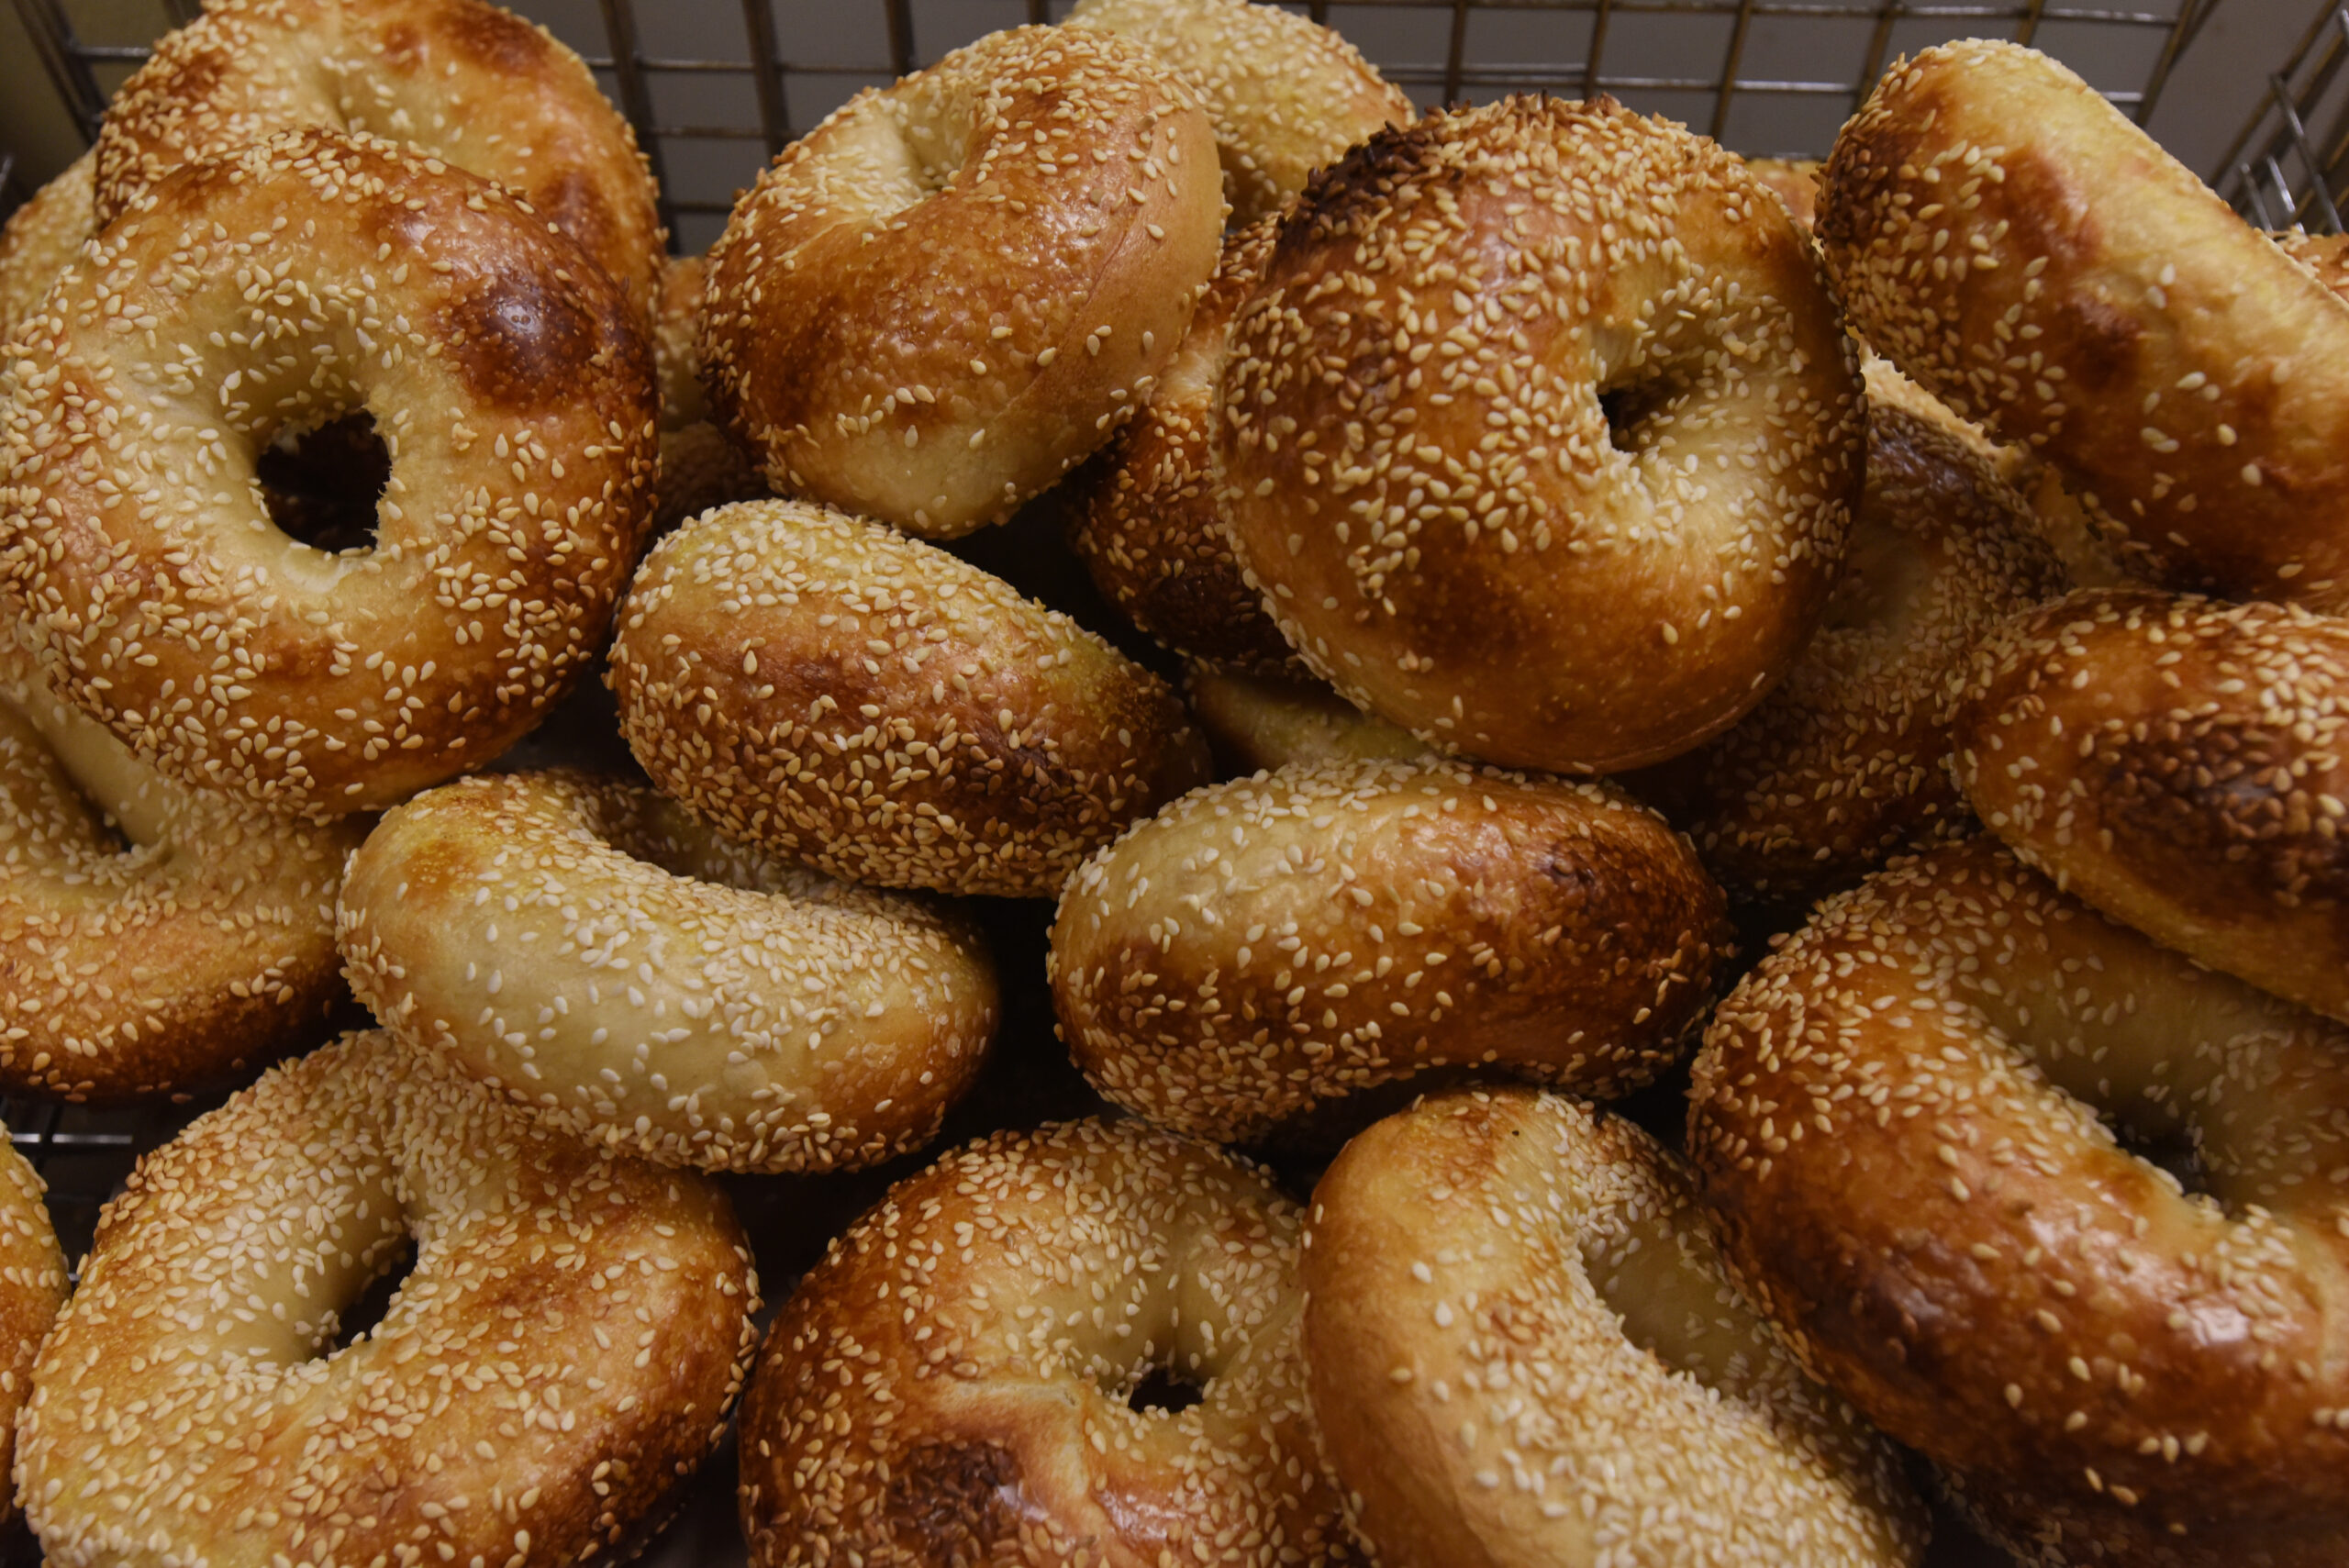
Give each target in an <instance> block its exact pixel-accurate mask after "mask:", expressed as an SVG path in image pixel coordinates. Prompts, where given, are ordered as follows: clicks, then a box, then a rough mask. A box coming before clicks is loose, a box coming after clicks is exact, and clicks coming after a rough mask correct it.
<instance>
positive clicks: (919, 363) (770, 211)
mask: <svg viewBox="0 0 2349 1568" xmlns="http://www.w3.org/2000/svg"><path fill="white" fill-rule="evenodd" d="M1214 145H1215V144H1214V137H1213V133H1212V130H1211V128H1210V126H1209V124H1208V117H1207V114H1206V111H1205V110H1203V109H1202V108H1200V107H1199V105H1198V99H1197V95H1196V94H1194V93H1193V91H1192V90H1191V89H1190V87H1189V86H1188V85H1186V83H1184V82H1183V81H1182V80H1181V79H1180V78H1178V77H1176V76H1175V74H1174V73H1173V72H1171V71H1170V70H1168V68H1167V67H1165V66H1164V65H1163V64H1161V63H1159V62H1158V61H1157V60H1156V59H1155V58H1154V57H1152V55H1150V54H1149V53H1148V52H1147V51H1146V50H1143V49H1142V48H1141V46H1140V45H1137V44H1131V43H1128V42H1126V41H1124V40H1123V39H1119V38H1117V37H1115V36H1114V35H1112V34H1108V33H1104V32H1100V31H1098V30H1096V29H1091V28H1017V29H1015V30H1013V31H1010V32H1005V33H996V34H993V35H991V36H989V37H987V38H985V39H981V40H980V41H979V42H977V43H975V44H973V45H972V46H970V47H969V48H967V49H963V50H957V51H955V52H954V53H952V54H950V55H948V56H947V57H946V58H945V59H944V60H942V61H940V62H939V63H938V64H936V65H934V66H932V67H930V69H929V70H927V71H922V72H916V73H915V74H913V75H911V76H908V77H907V78H905V79H904V80H903V81H901V82H899V83H897V84H896V86H894V87H891V88H888V89H886V90H885V91H867V92H864V93H860V94H859V95H857V96H856V97H854V98H853V99H852V100H850V101H849V103H848V104H847V105H846V106H843V107H841V109H840V110H838V111H837V112H835V113H834V114H833V115H832V116H831V117H829V119H827V120H825V121H824V123H823V124H821V125H819V126H818V127H817V128H815V129H814V130H812V131H810V132H808V133H807V135H806V136H804V137H802V138H800V139H799V140H797V141H796V142H794V143H793V144H792V145H791V146H790V147H788V148H786V149H785V150H784V151H783V153H782V154H781V155H780V156H779V157H777V158H776V160H775V161H774V164H773V165H771V166H770V167H769V168H768V169H767V170H766V171H765V172H763V173H762V174H761V175H760V176H759V182H758V184H757V185H756V187H754V188H753V189H752V190H751V191H750V192H748V193H747V194H746V195H743V197H742V198H741V200H740V202H738V203H737V204H736V206H735V208H734V215H733V217H731V218H730V219H729V221H728V223H727V226H726V233H725V235H724V236H723V237H722V238H720V239H719V240H718V244H717V245H716V246H715V247H714V248H713V249H712V250H711V251H710V253H709V284H708V297H707V303H706V305H705V306H704V311H703V323H702V350H701V351H702V379H703V382H704V384H705V385H706V386H707V389H708V392H709V397H710V406H711V408H712V410H713V411H714V412H713V417H715V418H716V419H717V420H718V423H720V424H721V425H724V426H725V427H726V428H728V429H729V430H731V431H732V432H733V434H734V436H735V438H736V439H739V440H740V441H741V442H742V444H743V445H744V447H745V448H747V449H748V450H751V452H753V453H754V454H756V455H757V457H758V459H759V462H760V466H761V468H762V469H763V472H764V473H765V474H766V476H767V479H768V482H769V483H770V484H773V485H774V487H775V488H776V489H777V490H778V491H781V492H784V493H786V494H792V495H805V496H807V497H809V498H811V499H814V500H818V501H821V502H824V503H827V504H829V505H831V506H840V507H842V508H845V509H847V510H850V511H853V512H857V513H861V514H863V515H865V516H868V517H879V518H881V519H883V520H884V521H886V522H890V523H894V524H896V525H897V526H898V527H900V528H906V529H907V530H909V531H912V532H915V533H919V534H923V535H926V536H929V537H932V538H949V537H952V536H953V535H956V534H963V533H968V532H969V531H970V530H972V529H973V528H980V527H983V526H985V525H986V524H988V523H993V522H1000V521H1001V520H1002V519H1003V518H1005V517H1008V516H1009V515H1010V514H1011V512H1012V510H1013V509H1014V508H1015V507H1017V506H1019V504H1020V503H1021V502H1022V501H1024V500H1026V499H1027V498H1028V497H1029V496H1030V495H1035V494H1036V493H1037V492H1038V491H1041V490H1042V489H1043V488H1044V487H1045V486H1046V485H1048V484H1052V482H1053V481H1054V480H1056V479H1058V478H1059V477H1060V476H1061V475H1062V474H1063V473H1065V472H1066V471H1067V470H1068V469H1069V468H1070V467H1072V466H1073V465H1074V464H1075V463H1077V462H1082V461H1083V460H1084V459H1085V457H1086V456H1087V455H1088V454H1090V453H1091V452H1092V451H1093V450H1095V449H1097V447H1099V446H1100V445H1101V443H1102V442H1103V441H1104V440H1106V439H1108V436H1109V433H1110V431H1111V430H1112V429H1113V428H1115V427H1116V426H1117V425H1118V423H1119V421H1121V420H1123V419H1125V418H1127V417H1130V415H1131V414H1132V413H1133V412H1134V410H1135V409H1137V408H1139V407H1140V406H1141V405H1142V403H1143V402H1144V401H1146V400H1147V399H1148V398H1149V396H1150V392H1151V388H1152V385H1153V384H1155V381H1156V378H1157V375H1158V373H1159V372H1160V371H1161V370H1163V368H1164V367H1165V364H1166V361H1168V360H1169V359H1170V358H1172V357H1173V355H1174V352H1175V345H1176V343H1178V342H1179V341H1181V339H1182V336H1183V328H1184V327H1185V326H1186V324H1187V323H1188V322H1189V320H1190V317H1191V306H1192V304H1193V303H1194V301H1195V300H1196V299H1197V292H1198V290H1199V288H1200V287H1201V286H1202V285H1203V284H1206V282H1207V280H1208V273H1210V272H1213V271H1214V269H1215V255H1216V246H1217V236H1218V234H1219V229H1220V216H1221V212H1222V205H1223V204H1222V199H1221V195H1220V194H1219V186H1218V183H1217V181H1216V178H1215V172H1214V168H1215V165H1214V159H1215V151H1214Z"/></svg>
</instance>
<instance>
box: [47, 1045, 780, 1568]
mask: <svg viewBox="0 0 2349 1568" xmlns="http://www.w3.org/2000/svg"><path fill="white" fill-rule="evenodd" d="M411 1238H413V1240H414V1242H415V1247H416V1262H415V1266H414V1267H413V1269H412V1270H411V1271H410V1272H409V1273H408V1275H407V1277H406V1279H405V1280H404V1281H402V1282H401V1284H400V1286H399V1289H398V1291H397V1292H396V1293H395V1295H394V1296H393V1297H392V1301H391V1305H390V1307H389V1308H388V1309H387V1310H386V1311H385V1312H384V1317H383V1320H382V1321H381V1322H380V1323H378V1324H377V1325H376V1326H374V1327H373V1328H372V1329H368V1330H367V1331H366V1332H365V1333H364V1334H362V1335H361V1336H360V1337H359V1338H357V1339H356V1340H352V1341H351V1343H350V1344H349V1345H347V1346H344V1347H342V1348H340V1349H333V1348H332V1346H333V1344H334V1341H335V1339H336V1337H337V1332H338V1328H339V1324H340V1317H341V1314H342V1313H343V1312H344V1311H345V1310H347V1309H348V1308H349V1307H351V1304H352V1302H353V1301H354V1300H355V1299H356V1298H357V1296H359V1293H360V1291H361V1290H362V1288H363V1287H364V1286H365V1285H366V1284H368V1283H369V1282H370V1281H371V1280H373V1279H374V1278H375V1277H376V1276H378V1275H380V1274H382V1273H384V1272H386V1270H387V1269H388V1268H390V1267H391V1266H392V1265H394V1264H395V1263H396V1262H398V1260H399V1257H400V1254H401V1252H402V1251H404V1250H405V1246H406V1243H407V1242H408V1240H410V1239H411ZM757 1308H758V1287H757V1282H756V1280H755V1279H754V1278H753V1276H752V1273H751V1257H750V1253H749V1251H748V1250H747V1249H746V1247H745V1246H744V1243H743V1240H742V1233H741V1229H740V1226H738V1225H737V1224H736V1223H735V1219H734V1215H733V1211H732V1209H731V1208H730V1207H729V1205H728V1203H727V1201H726V1197H725V1195H724V1194H723V1193H722V1192H720V1191H719V1190H718V1188H717V1187H716V1186H714V1185H712V1184H709V1183H708V1182H707V1180H706V1179H705V1178H703V1177H700V1176H696V1175H694V1174H692V1173H687V1172H682V1171H662V1170H658V1169H656V1168H654V1167H653V1166H651V1165H647V1164H644V1163H641V1162H637V1161H631V1160H615V1159H612V1158H609V1157H607V1156H603V1155H598V1154H594V1153H591V1152H589V1151H587V1150H586V1149H585V1148H584V1146H582V1145H579V1144H577V1143H574V1142H573V1141H572V1140H568V1139H564V1138H562V1137H560V1136H558V1135H554V1134H551V1133H547V1132H544V1131H541V1130H540V1129H536V1128H533V1127H531V1126H530V1125H529V1122H528V1121H527V1120H525V1119H524V1118H523V1117H522V1116H521V1114H520V1113H519V1112H518V1111H517V1110H515V1109H514V1108H513V1107H511V1106H507V1105H506V1104H505V1103H504V1102H503V1101H501V1100H499V1099H498V1098H497V1097H496V1096H495V1095H493V1094H491V1093H490V1092H489V1091H488V1090H487V1089H485V1088H484V1087H483V1086H481V1085H480V1084H473V1083H472V1082H470V1081H468V1080H466V1079H464V1078H462V1077H461V1076H460V1075H458V1074H457V1073H455V1072H454V1070H453V1069H451V1068H448V1067H446V1066H443V1065H440V1063H438V1062H435V1061H434V1060H433V1059H431V1058H430V1057H429V1056H418V1055H416V1054H414V1053H412V1052H410V1051H407V1050H406V1048H404V1047H402V1046H400V1045H398V1044H397V1043H396V1042H395V1040H393V1039H392V1038H391V1037H390V1036H389V1035H387V1034H384V1033H382V1032H380V1031H378V1032H372V1033H366V1034H356V1035H350V1036H346V1037H345V1038H344V1039H343V1040H341V1041H340V1042H339V1043H337V1044H334V1045H330V1046H327V1047H325V1048H324V1049H322V1050H320V1051H316V1052H314V1053H313V1054H312V1055H310V1056H308V1057H306V1058H304V1059H303V1060H301V1061H300V1062H295V1063H293V1064H291V1065H289V1066H286V1067H284V1068H281V1069H279V1070H277V1071H276V1072H273V1073H270V1074H269V1075H268V1076H267V1077H265V1078H263V1079H262V1080H261V1082H260V1083H258V1084H254V1085H253V1086H252V1087H251V1088H250V1089H248V1090H246V1091H244V1092H243V1093H242V1094H239V1095H237V1096H236V1097H235V1098H233V1099H231V1100H230V1101H229V1102H228V1104H227V1105H226V1106H223V1107H221V1108H220V1109H219V1110H217V1111H214V1112H212V1113H211V1114H210V1115H208V1116H206V1117H204V1118H200V1119H198V1120H197V1121H196V1122H195V1123H194V1124H193V1125H191V1126H190V1127H189V1128H188V1129H186V1130H185V1131H184V1132H182V1133H181V1134H180V1135H179V1137H178V1138H177V1139H175V1140H173V1141H172V1142H171V1143H169V1144H166V1145H165V1146H164V1147H163V1148H161V1149H160V1150H158V1151H155V1152H153V1153H150V1154H149V1155H148V1156H146V1157H145V1158H144V1159H142V1160H141V1161H140V1162H139V1168H138V1169H137V1170H136V1171H135V1172H133V1173H132V1174H131V1177H130V1181H129V1184H128V1188H127V1189H126V1190H125V1192H124V1193H123V1194H122V1195H120V1196H119V1197H117V1198H116V1199H115V1200H114V1201H113V1202H112V1203H111V1204H109V1205H108V1206H107V1207H106V1214H105V1217H104V1218H102V1219H101V1220H100V1221H99V1225H98V1234H97V1240H96V1241H95V1243H94V1244H93V1246H92V1248H91V1251H90V1257H89V1260H88V1262H87V1263H86V1264H85V1265H84V1266H83V1274H82V1283H81V1287H80V1288H79V1289H78V1290H77V1291H75V1293H74V1295H73V1298H72V1302H71V1303H69V1304H68V1306H67V1307H66V1308H65V1310H64V1312H63V1313H62V1314H61V1315H60V1317H59V1318H58V1324H57V1329H56V1330H55V1332H53V1333H52V1334H51V1335H50V1339H49V1341H48V1342H47V1343H46V1344H45V1345H44V1346H43V1347H42V1354H41V1358H40V1361H39V1363H38V1365H37V1366H36V1368H35V1370H34V1373H33V1396H32V1400H31V1402H30V1404H29V1405H28V1406H27V1407H26V1411H25V1417H24V1420H23V1422H22V1424H21V1427H20V1429H19V1431H18V1441H19V1457H18V1461H17V1462H18V1465H19V1468H20V1471H21V1473H22V1475H23V1477H24V1483H25V1505H26V1512H27V1514H28V1517H29V1518H30V1519H31V1521H32V1524H33V1528H34V1529H36V1530H38V1531H39V1534H40V1538H41V1546H42V1550H43V1552H44V1554H45V1556H46V1557H47V1559H48V1561H50V1562H54V1563H59V1564H61V1565H66V1564H70V1565H72V1568H95V1565H96V1564H99V1563H114V1564H121V1565H125V1568H130V1565H139V1568H161V1565H163V1564H167V1563H186V1562H264V1563H265V1562H273V1561H286V1562H295V1561H298V1562H309V1563H314V1564H317V1568H367V1565H368V1564H371V1563H392V1562H412V1561H416V1562H432V1561H433V1560H434V1556H435V1553H434V1552H433V1551H431V1550H429V1548H430V1547H431V1546H434V1545H446V1546H447V1547H448V1548H449V1549H450V1551H451V1558H450V1560H451V1561H453V1562H457V1563H464V1562H471V1561H473V1559H475V1558H476V1557H478V1558H479V1559H480V1560H481V1561H482V1562H492V1563H520V1562H579V1561H582V1560H585V1559H590V1558H594V1557H597V1556H602V1555H604V1554H606V1553H615V1554H616V1549H618V1548H619V1547H620V1546H621V1545H622V1543H623V1542H624V1541H625V1540H626V1539H627V1538H628V1536H629V1532H630V1530H631V1529H632V1528H633V1527H635V1526H637V1525H638V1524H639V1523H640V1521H641V1520H642V1519H644V1518H646V1516H647V1515H648V1514H651V1513H652V1512H653V1511H654V1510H655V1509H657V1507H659V1506H660V1505H661V1504H662V1502H663V1501H664V1500H665V1499H666V1498H667V1497H668V1496H669V1494H670V1493H671V1491H672V1489H673V1488H674V1486H675V1485H676V1484H677V1482H678V1481H679V1479H680V1478H681V1477H683V1476H684V1475H686V1474H688V1473H691V1472H692V1470H693V1468H694V1467H695V1466H696V1464H697V1463H699V1462H700V1461H701V1459H702V1458H703V1456H705V1455H706V1454H707V1453H708V1452H709V1451H710V1450H711V1449H712V1448H713V1447H715V1446H716V1444H717V1442H718V1439H719V1437H720V1436H721V1435H722V1434H723V1432H724V1430H725V1426H726V1417H727V1412H728V1409H729V1407H730V1406H731V1405H732V1404H733V1401H734V1396H735V1393H736V1391H737V1390H738V1389H739V1388H740V1384H741V1379H742V1374H743V1371H744V1369H745V1368H746V1367H747V1365H748V1364H749V1361H750V1357H751V1351H752V1350H753V1349H754V1347H755V1345H756V1334H755V1330H754V1329H753V1327H752V1323H751V1315H752V1314H753V1313H754V1312H755V1311H756V1310H757ZM321 1352H325V1353H323V1354H322V1353H321ZM419 1543H422V1549H420V1546H419Z"/></svg>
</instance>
